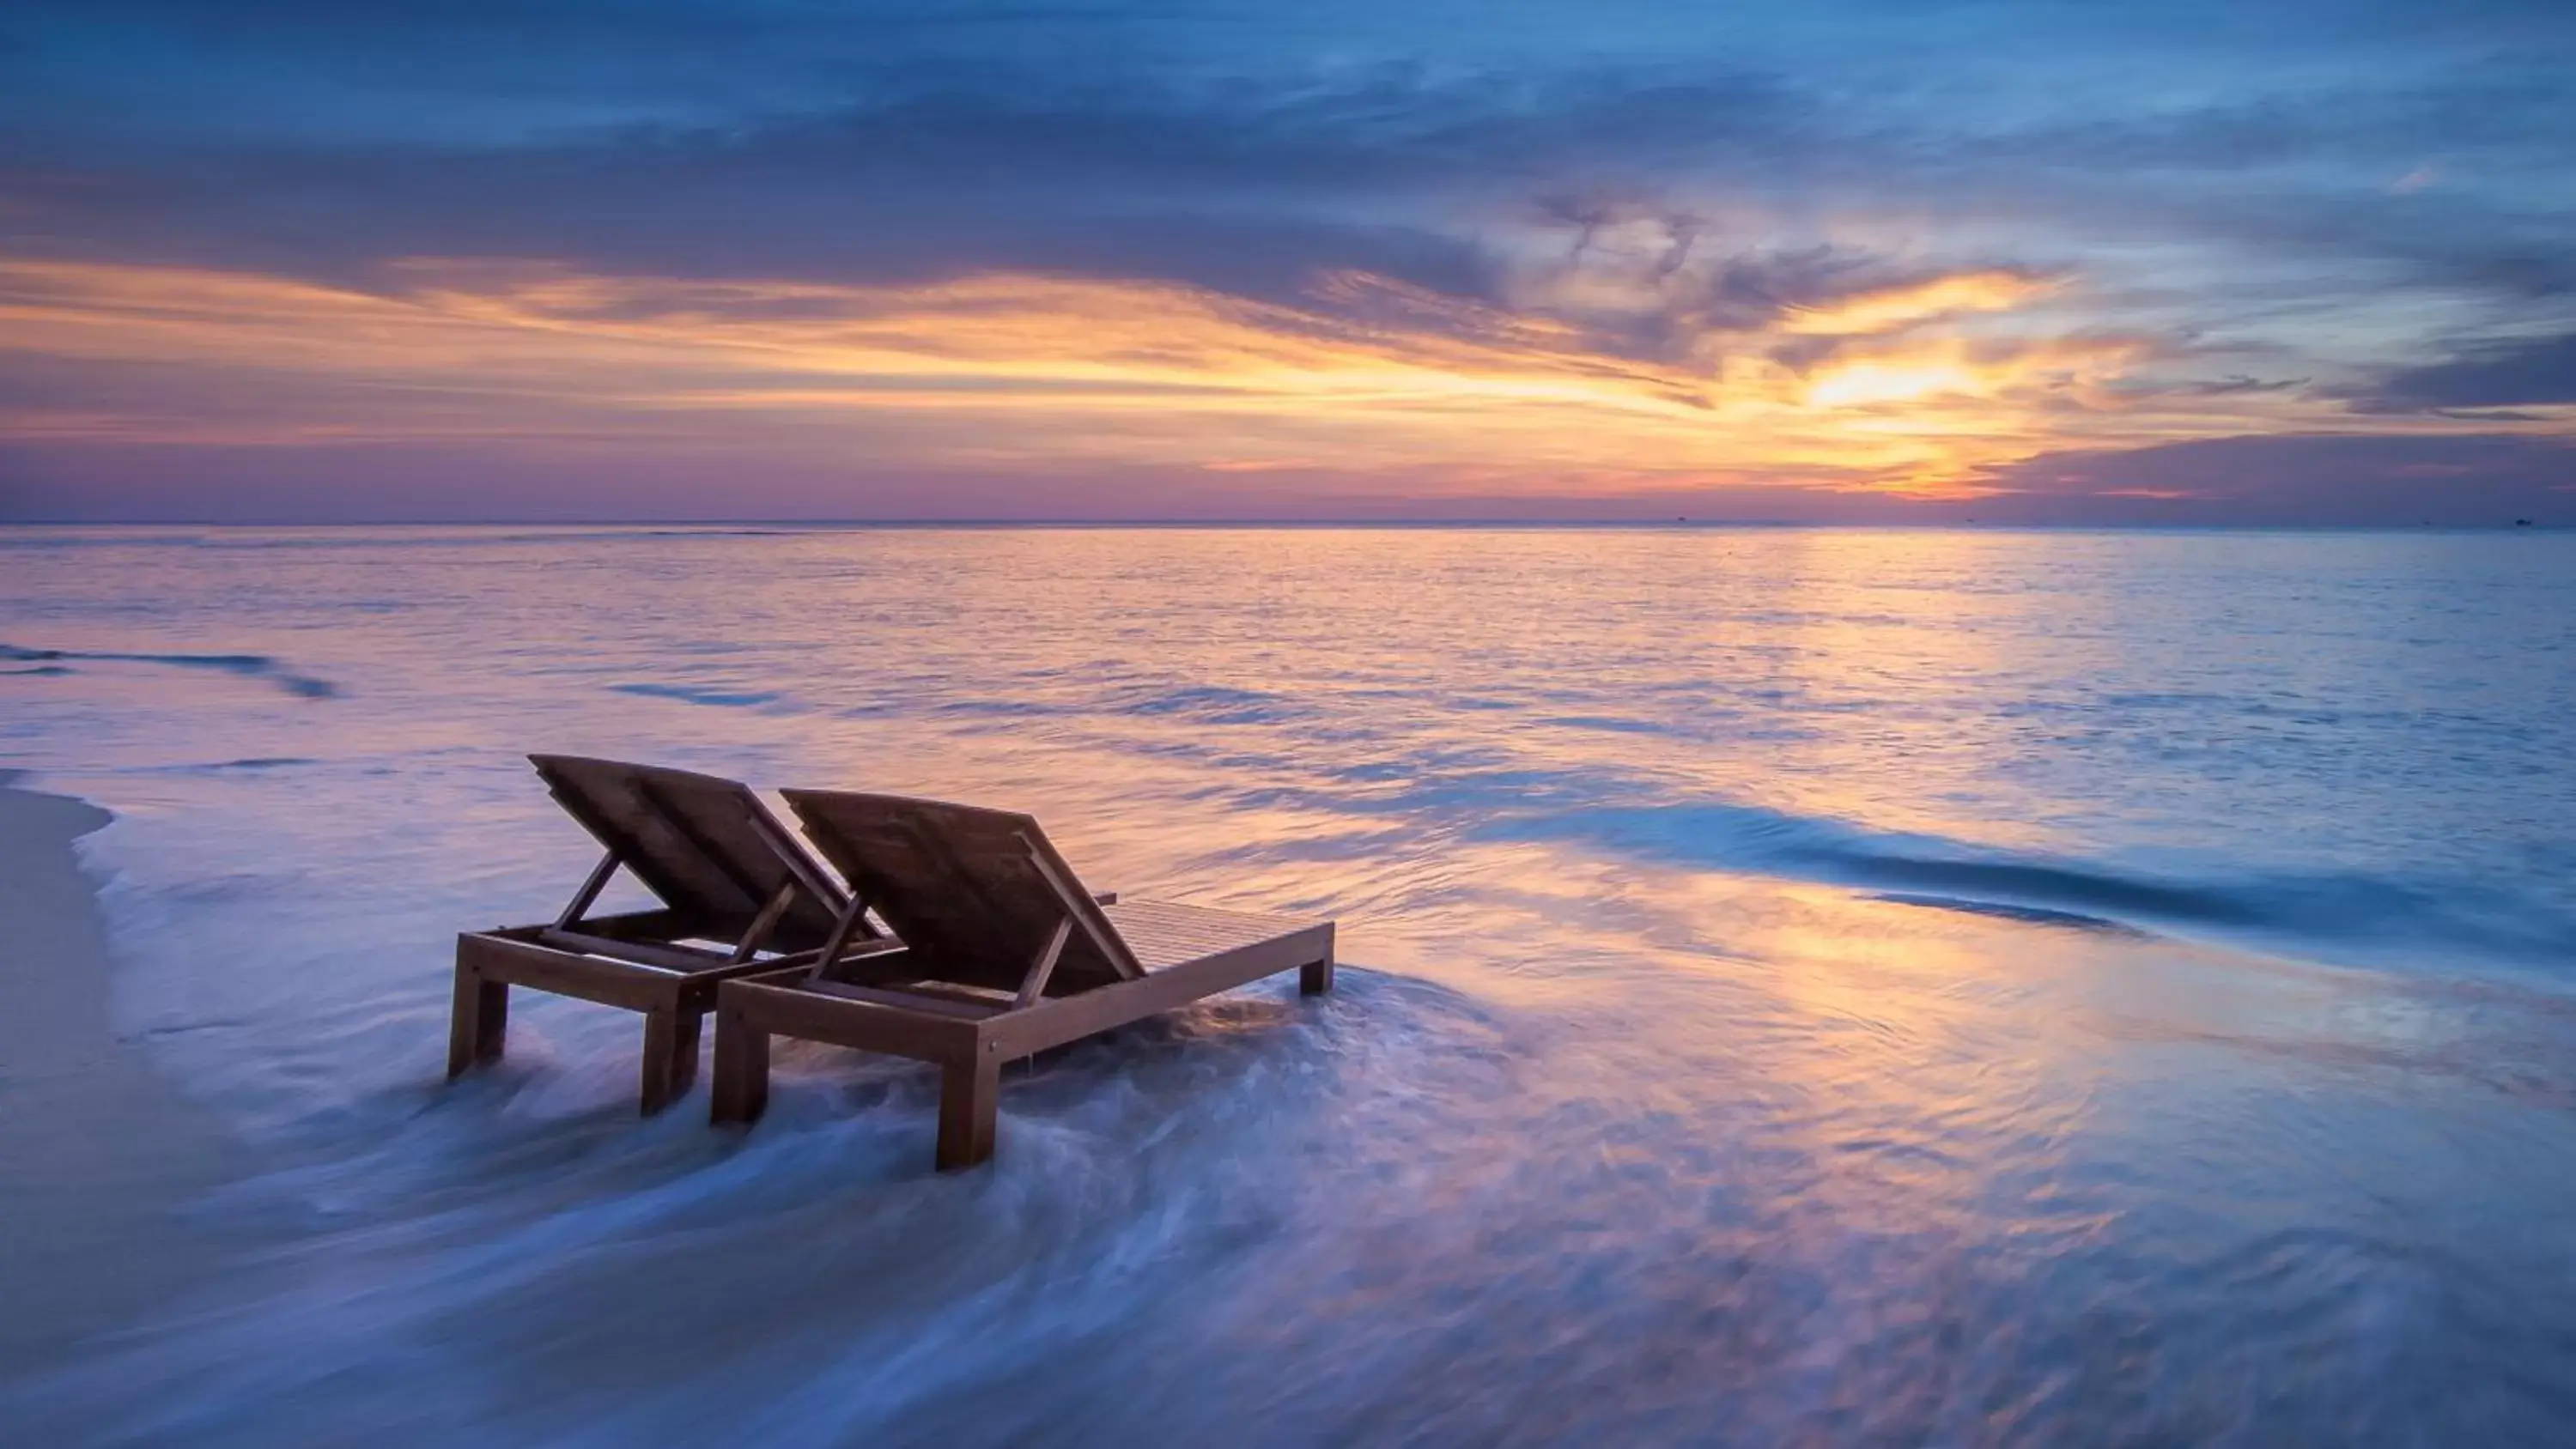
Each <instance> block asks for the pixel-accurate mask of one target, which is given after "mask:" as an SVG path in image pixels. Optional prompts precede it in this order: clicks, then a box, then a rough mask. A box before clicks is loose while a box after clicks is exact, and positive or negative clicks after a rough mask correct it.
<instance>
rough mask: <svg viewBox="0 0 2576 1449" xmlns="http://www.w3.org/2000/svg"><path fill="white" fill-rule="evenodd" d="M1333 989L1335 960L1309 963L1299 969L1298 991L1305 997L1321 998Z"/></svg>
mask: <svg viewBox="0 0 2576 1449" xmlns="http://www.w3.org/2000/svg"><path fill="white" fill-rule="evenodd" d="M1332 989H1333V958H1332V957H1330V956H1327V957H1325V958H1324V959H1323V960H1321V961H1309V962H1307V963H1306V964H1305V965H1303V966H1300V967H1298V968H1297V990H1298V992H1299V993H1300V994H1301V995H1305V996H1321V995H1323V994H1324V993H1325V992H1327V991H1330V990H1332Z"/></svg>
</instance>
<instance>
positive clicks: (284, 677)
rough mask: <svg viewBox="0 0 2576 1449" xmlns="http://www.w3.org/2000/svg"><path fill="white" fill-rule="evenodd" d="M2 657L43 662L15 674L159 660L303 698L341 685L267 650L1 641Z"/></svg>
mask: <svg viewBox="0 0 2576 1449" xmlns="http://www.w3.org/2000/svg"><path fill="white" fill-rule="evenodd" d="M0 659H5V660H10V661H12V662H16V663H22V664H34V665H37V666H39V667H38V668H36V669H29V670H11V671H9V672H10V673H13V674H40V673H55V674H71V673H76V672H77V671H75V670H74V669H72V668H71V667H70V665H69V663H68V662H67V661H73V660H77V661H81V662H84V663H101V664H159V665H166V666H168V667H170V668H173V669H212V670H219V671H221V672H223V673H225V674H237V675H240V676H241V677H243V678H245V679H265V680H267V681H268V682H269V683H271V684H274V685H276V686H277V687H278V688H280V689H283V690H285V691H286V692H287V693H289V694H292V695H295V696H297V697H298V698H301V699H331V698H334V697H336V696H337V695H338V694H339V693H340V687H339V686H338V685H336V684H333V683H332V682H331V681H329V680H327V679H319V678H316V677H314V676H313V675H310V674H299V673H297V672H296V671H294V670H292V669H289V668H287V667H286V665H285V663H284V662H282V661H280V660H279V659H277V658H276V657H275V656H273V655H267V654H129V653H124V652H121V651H117V650H92V649H28V648H22V647H20V646H18V645H15V644H0Z"/></svg>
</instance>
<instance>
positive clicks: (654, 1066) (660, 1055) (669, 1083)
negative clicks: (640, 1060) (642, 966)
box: [641, 1006, 700, 1117]
mask: <svg viewBox="0 0 2576 1449" xmlns="http://www.w3.org/2000/svg"><path fill="white" fill-rule="evenodd" d="M699 1017H700V1013H698V1012H695V1011H686V1010H683V1009H681V1008H679V1007H677V1006H657V1007H655V1008H653V1009H652V1010H650V1011H647V1012H645V1013H644V1072H643V1076H644V1081H643V1097H642V1103H641V1106H642V1110H643V1113H644V1115H645V1116H647V1117H650V1116H652V1115H653V1114H654V1113H656V1112H659V1111H661V1110H662V1109H663V1108H665V1107H668V1106H670V1105H671V1104H672V1103H673V1102H676V1101H678V1100H679V1099H680V1098H681V1097H683V1096H685V1095H687V1093H688V1090H689V1084H690V1083H691V1082H693V1081H696V1080H697V1077H698V1022H699Z"/></svg>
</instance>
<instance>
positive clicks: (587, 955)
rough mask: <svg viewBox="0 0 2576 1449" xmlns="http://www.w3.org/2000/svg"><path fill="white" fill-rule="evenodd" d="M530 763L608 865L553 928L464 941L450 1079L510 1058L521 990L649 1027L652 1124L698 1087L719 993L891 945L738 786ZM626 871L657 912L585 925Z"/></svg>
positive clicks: (560, 760)
mask: <svg viewBox="0 0 2576 1449" xmlns="http://www.w3.org/2000/svg"><path fill="white" fill-rule="evenodd" d="M528 758H529V762H530V763H532V764H534V765H535V766H536V767H537V774H538V775H539V776H541V777H542V778H543V779H544V780H545V782H546V785H547V787H548V788H549V789H551V790H552V791H553V792H554V797H555V800H556V801H557V802H558V803H559V804H561V805H562V806H563V808H564V810H565V812H566V813H568V814H570V815H571V816H572V818H573V819H575V820H577V821H579V822H581V825H582V828H584V829H586V830H588V831H589V832H590V833H591V835H592V836H593V837H594V838H596V839H597V840H598V841H599V843H600V844H601V845H603V846H605V847H607V850H608V853H607V854H606V855H604V856H602V857H600V861H599V864H598V865H597V866H596V867H594V868H593V869H592V870H591V872H590V876H589V878H588V879H586V880H584V881H583V882H582V883H581V888H580V889H579V890H577V891H575V892H573V897H572V900H571V901H570V902H569V903H568V904H566V905H565V906H564V908H563V911H562V913H561V914H559V915H558V916H556V917H555V919H554V921H553V923H552V924H550V925H543V926H504V927H500V928H498V929H495V930H489V931H469V932H467V933H465V934H463V935H460V936H458V937H457V938H456V1010H455V1016H454V1018H453V1021H452V1024H451V1026H450V1030H449V1034H448V1045H447V1075H448V1076H449V1077H450V1078H454V1077H456V1076H459V1075H461V1074H462V1073H464V1072H465V1071H466V1070H467V1069H469V1068H471V1067H473V1066H474V1065H475V1064H477V1063H479V1062H487V1061H492V1060H495V1059H497V1058H498V1057H499V1056H500V1055H501V1045H502V1038H503V1036H504V1035H505V1033H506V1032H507V1031H508V1027H509V1004H510V988H511V987H512V986H514V985H517V986H529V987H534V988H536V989H538V990H540V991H552V992H556V993H559V994H561V995H564V996H577V997H580V998H581V999H583V1000H585V1001H596V1002H600V1003H602V1004H603V1005H608V1006H622V1007H624V1008H626V1009H627V1010H629V1011H640V1012H642V1013H644V1066H643V1081H642V1095H641V1101H642V1107H643V1111H644V1113H645V1115H647V1116H650V1115H652V1114H653V1113H655V1112H659V1111H661V1110H662V1109H663V1108H664V1107H666V1106H668V1105H670V1103H671V1102H672V1101H673V1100H674V1099H675V1098H677V1097H679V1096H680V1095H681V1094H682V1093H684V1092H686V1091H687V1090H688V1089H689V1083H690V1081H691V1079H692V1078H694V1077H695V1076H696V1075H697V1065H698V1027H699V1022H700V1020H701V1018H703V1017H704V1016H705V1015H706V1013H707V1011H708V1010H709V1009H710V1008H711V1007H713V1006H714V1004H715V989H716V983H717V982H719V981H722V980H724V979H725V978H727V977H729V976H739V975H742V974H744V973H745V972H753V971H774V970H778V969H780V968H782V967H788V966H799V965H811V964H813V963H814V962H816V961H818V960H820V959H822V954H821V953H822V947H823V946H824V945H825V943H826V942H827V941H828V942H830V943H831V944H832V945H833V948H834V949H835V950H836V951H841V950H853V949H870V948H874V949H882V948H883V947H884V946H886V945H889V944H891V943H889V942H886V941H884V940H882V938H881V933H880V932H878V931H877V930H876V929H875V928H874V926H872V925H871V924H870V923H869V922H868V921H867V920H866V918H865V916H864V915H863V914H859V913H853V912H851V911H850V910H849V909H848V907H849V898H848V895H847V893H846V892H844V891H843V890H842V889H841V887H840V886H839V885H838V884H837V883H836V882H834V881H833V879H832V878H831V875H830V873H829V872H827V871H825V870H824V869H823V868H822V867H821V866H819V865H817V864H816V863H815V862H814V859H813V857H811V856H809V855H807V854H806V853H805V849H804V847H803V846H801V845H799V844H798V843H797V841H796V838H795V837H794V836H793V835H790V834H789V833H788V832H787V830H786V828H785V827H784V826H782V825H780V824H779V823H778V818H777V817H776V816H774V815H772V814H770V813H769V808H768V807H767V806H765V805H763V804H761V802H760V797H759V796H757V795H754V794H753V793H752V792H751V791H750V790H749V789H748V788H746V787H744V786H743V785H741V784H738V783H736V782H735V781H732V780H721V779H717V778H715V777H713V776H709V775H693V774H690V773H689V772H687V771H685V770H666V769H659V768H656V767H653V766H649V765H630V764H624V763H621V762H619V761H615V760H592V759H583V758H580V757H578V756H572V755H531V756H529V757H528ZM621 868H623V869H624V870H626V871H627V872H628V873H629V874H631V875H633V876H634V877H635V879H636V880H638V881H639V882H641V883H642V884H643V885H644V887H645V888H646V889H648V890H650V891H652V892H653V894H654V895H656V896H658V897H660V898H661V901H662V907H661V909H659V910H650V911H638V912H634V913H631V914H626V915H614V916H588V915H587V912H588V911H589V910H590V908H591V905H592V903H593V902H595V901H596V900H598V898H599V893H600V891H601V889H602V888H604V887H605V886H607V884H608V882H609V880H610V878H611V877H613V876H614V875H616V873H617V872H618V870H619V869H621ZM764 953H767V954H764Z"/></svg>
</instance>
